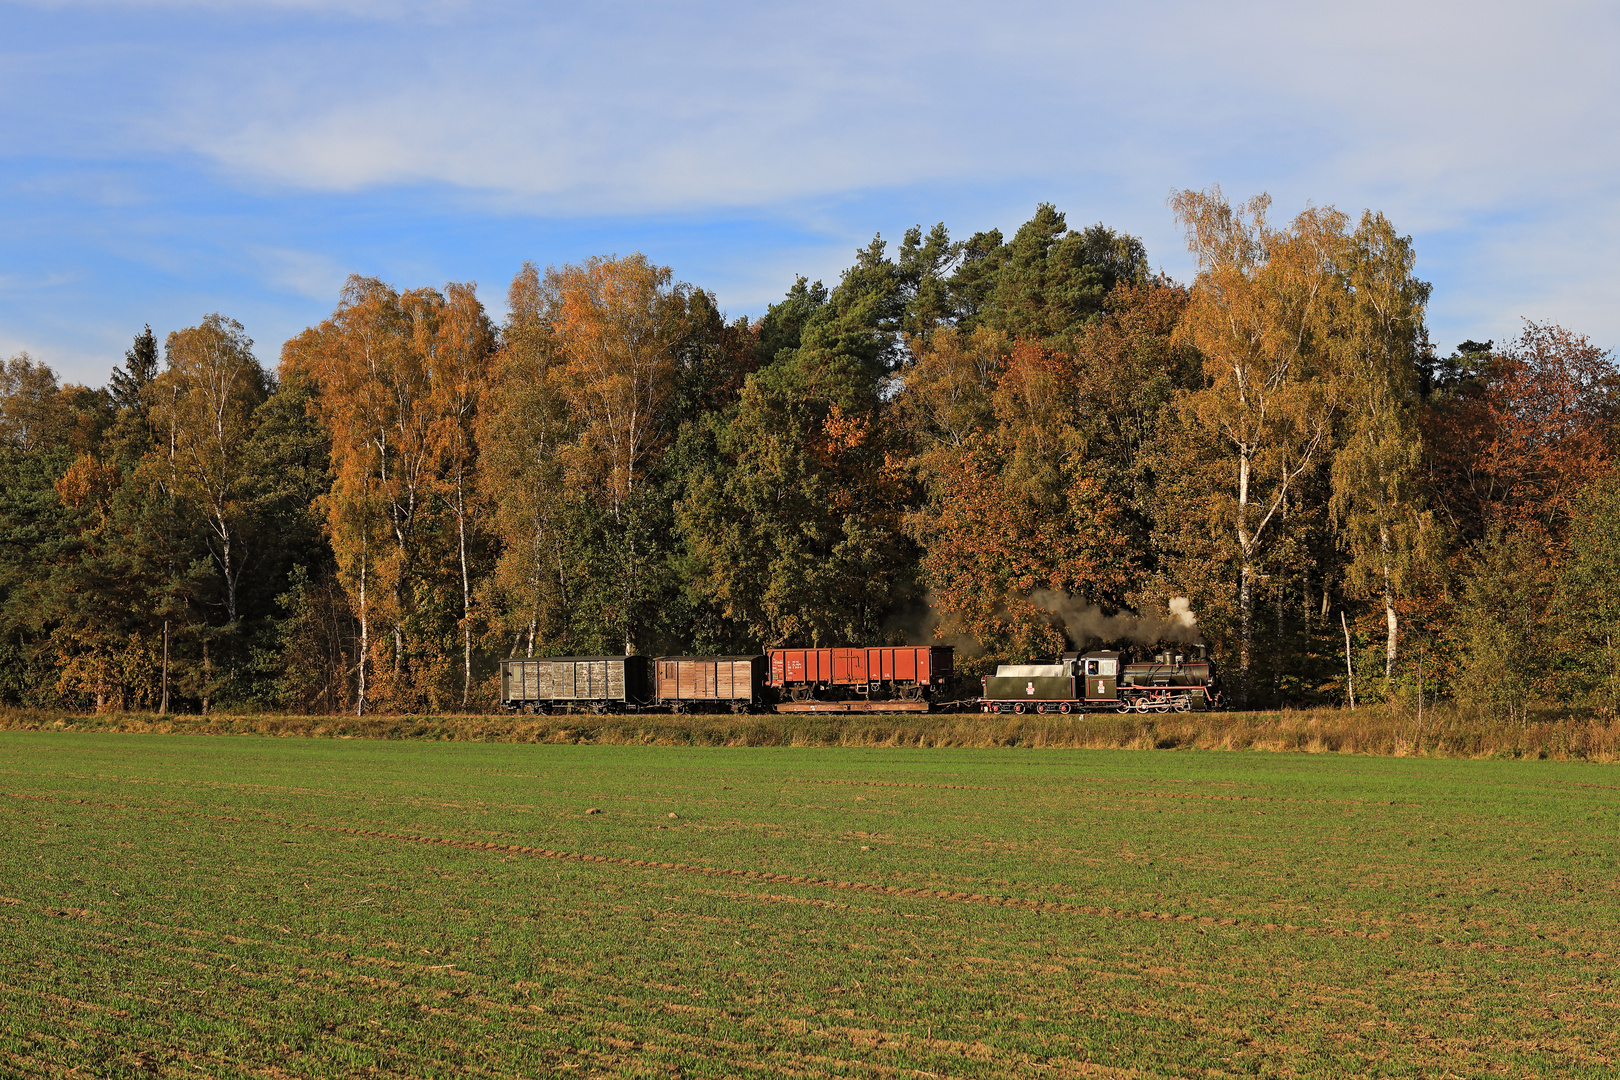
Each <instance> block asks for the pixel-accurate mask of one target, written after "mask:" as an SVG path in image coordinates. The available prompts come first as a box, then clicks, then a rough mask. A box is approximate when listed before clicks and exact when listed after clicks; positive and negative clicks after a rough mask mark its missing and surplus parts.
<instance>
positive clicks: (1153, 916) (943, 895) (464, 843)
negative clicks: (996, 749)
mask: <svg viewBox="0 0 1620 1080" xmlns="http://www.w3.org/2000/svg"><path fill="white" fill-rule="evenodd" d="M285 824H287V825H289V826H291V827H293V828H302V829H311V830H316V831H322V832H333V833H339V834H343V835H347V836H358V837H362V838H364V839H368V840H395V841H401V842H404V843H413V844H427V845H433V846H437V847H450V848H459V849H462V850H466V851H493V852H500V853H502V854H507V855H527V856H529V857H531V858H539V859H550V860H554V861H557V862H577V863H594V864H597V865H605V866H623V867H629V868H633V869H638V870H641V869H644V870H673V871H676V872H678V873H683V874H695V875H699V876H703V877H716V878H740V879H742V880H745V881H758V882H766V883H769V884H773V885H804V886H809V887H811V888H821V889H836V890H839V891H842V892H856V893H867V894H872V895H877V896H901V897H908V898H912V899H918V900H943V901H946V902H948V903H957V904H977V905H983V906H987V907H1006V908H1019V909H1023V910H1027V911H1043V912H1051V913H1054V914H1063V915H1088V916H1093V917H1098V918H1105V919H1136V920H1141V921H1144V922H1174V923H1190V924H1196V925H1200V926H1224V927H1231V928H1236V929H1240V930H1263V931H1267V932H1276V931H1282V932H1284V933H1292V934H1320V935H1322V936H1324V937H1356V938H1365V939H1367V940H1371V941H1382V940H1385V939H1387V938H1389V937H1390V936H1391V934H1390V931H1387V930H1385V931H1366V930H1342V929H1338V928H1327V927H1309V926H1296V925H1295V924H1293V923H1253V922H1243V921H1241V920H1238V919H1218V918H1215V917H1214V916H1211V915H1172V914H1170V913H1169V912H1162V911H1126V910H1123V909H1120V908H1111V907H1100V906H1096V905H1091V904H1069V903H1064V902H1062V901H1058V900H1034V899H1029V898H1027V897H1021V896H999V895H996V894H994V893H970V892H960V891H954V890H949V889H921V888H913V887H910V886H902V885H879V884H876V883H874V882H865V881H840V880H837V879H834V878H824V877H809V876H805V875H800V874H777V873H771V872H769V871H765V870H740V869H737V868H735V867H723V866H704V865H700V864H694V863H681V862H675V863H672V862H660V861H657V860H654V859H631V858H626V857H623V856H618V855H593V854H591V853H589V852H582V851H565V850H560V849H556V848H539V847H530V846H528V845H525V844H500V843H494V842H492V841H480V840H455V839H451V838H448V837H441V836H418V835H413V834H410V833H393V832H383V831H380V830H376V829H357V828H352V827H350V826H344V825H317V824H313V823H307V822H306V823H298V822H286V823H285Z"/></svg>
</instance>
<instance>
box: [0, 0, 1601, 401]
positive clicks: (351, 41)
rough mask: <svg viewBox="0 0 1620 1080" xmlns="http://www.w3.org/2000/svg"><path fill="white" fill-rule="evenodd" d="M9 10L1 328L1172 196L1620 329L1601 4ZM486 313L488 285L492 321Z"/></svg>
mask: <svg viewBox="0 0 1620 1080" xmlns="http://www.w3.org/2000/svg"><path fill="white" fill-rule="evenodd" d="M1455 15H1456V12H1455V9H1454V8H1453V7H1451V6H1449V5H1442V4H1439V3H1415V4H1414V3H1402V4H1399V5H1397V4H1394V3H1384V2H1375V3H1369V4H1359V5H1355V6H1353V7H1348V8H1343V9H1339V10H1330V11H1307V10H1303V9H1300V8H1297V7H1296V6H1294V5H1287V4H1281V3H1257V2H1250V3H1243V4H1240V5H1237V6H1235V7H1234V6H1232V5H1223V6H1221V7H1219V8H1218V9H1217V8H1208V7H1205V6H1202V5H1192V4H1186V3H1173V2H1172V3H1165V4H1158V5H1151V6H1148V7H1138V8H1131V9H1128V10H1127V9H1121V8H1119V7H1118V6H1117V5H1073V4H1062V5H1060V4H1053V3H1014V4H1000V5H994V6H992V7H986V6H984V5H974V4H966V3H943V4H941V3H931V4H927V5H923V4H905V3H886V2H879V3H875V4H874V3H862V4H860V5H859V6H856V5H854V4H848V3H833V4H830V5H823V6H822V7H821V8H819V9H818V10H817V13H816V16H815V17H814V18H807V17H806V15H805V12H804V9H803V8H802V7H798V6H793V7H790V6H787V5H780V4H777V5H753V4H749V5H744V4H727V3H712V2H711V3H676V4H658V5H635V4H623V3H620V4H608V5H593V6H591V7H589V8H579V7H573V6H566V5H546V6H537V7H530V6H526V5H517V4H510V3H494V4H481V5H476V6H474V5H464V4H460V3H451V2H448V0H445V2H436V0H420V2H416V3H406V4H376V3H370V2H366V0H348V2H344V3H332V4H325V3H323V4H315V3H305V2H301V0H265V2H261V3H242V4H223V3H213V2H209V0H191V2H187V0H166V2H142V0H127V2H111V0H108V2H94V0H89V2H64V3H42V2H41V3H15V2H0V42H3V43H4V44H3V46H0V48H3V50H4V62H3V63H0V88H3V90H0V155H3V162H4V168H3V169H0V193H3V198H0V354H4V355H10V354H11V353H14V352H16V351H18V350H22V349H27V350H28V351H30V352H31V353H33V354H34V355H35V356H37V357H38V358H39V359H42V360H44V361H46V362H48V363H50V364H51V365H52V366H53V367H55V368H56V369H57V370H59V371H60V372H62V373H63V375H64V376H65V377H66V378H68V379H71V380H79V381H86V382H92V383H96V384H99V383H100V382H102V381H103V380H105V378H106V373H107V370H108V369H109V367H110V366H111V365H112V364H113V363H116V361H117V359H118V357H119V356H120V355H121V354H122V350H123V348H124V347H126V346H127V343H128V341H129V337H130V335H131V333H133V332H135V331H137V330H139V328H140V326H141V325H142V324H144V323H147V322H150V323H151V324H152V325H153V326H154V327H155V328H157V329H158V330H159V332H160V333H161V332H166V331H167V330H169V329H172V328H176V327H181V326H189V325H194V324H195V323H196V322H197V320H198V319H199V318H201V316H202V315H203V314H204V313H207V312H211V311H221V312H225V313H227V314H229V315H230V316H232V317H234V318H237V319H239V320H241V321H242V322H243V324H244V325H245V326H246V327H247V329H248V332H249V333H250V334H251V335H252V336H253V337H254V338H255V339H256V340H258V341H259V342H261V343H263V345H264V346H265V351H266V352H273V351H274V349H275V348H276V347H278V346H279V344H280V342H282V341H283V340H285V339H287V338H288V337H290V336H292V335H293V334H295V333H297V332H298V331H299V330H300V329H302V328H303V327H305V326H308V325H312V324H313V323H316V322H318V321H319V320H320V319H321V318H322V317H323V316H324V314H325V313H326V312H328V311H330V310H331V305H332V303H333V300H334V298H335V297H336V295H337V293H338V291H339V289H340V288H341V286H342V282H343V280H344V278H345V276H346V275H347V274H348V273H350V272H357V273H361V274H366V275H375V276H377V277H380V278H382V279H384V280H388V281H397V282H399V283H400V284H401V285H402V286H407V287H408V286H411V285H415V284H422V283H439V282H443V281H477V282H481V283H483V284H484V285H485V291H486V293H488V294H489V295H487V296H486V300H487V301H490V302H492V307H496V306H497V305H498V299H499V290H500V288H501V287H502V286H503V285H504V283H505V282H506V281H509V280H510V278H511V275H512V274H513V273H514V271H515V270H516V269H517V268H518V267H519V266H520V265H521V264H522V262H523V261H524V260H525V259H534V260H536V261H538V262H539V263H540V264H541V265H545V264H548V263H555V264H559V265H560V264H563V263H566V262H579V261H581V260H582V259H584V258H586V257H588V256H591V255H596V254H608V253H618V254H628V253H630V252H632V251H641V252H644V253H646V254H647V256H648V257H649V259H651V260H652V262H653V263H654V264H656V265H667V266H671V267H673V268H674V271H675V274H676V276H677V277H679V278H681V279H684V280H687V281H691V282H694V283H696V284H698V285H700V286H702V287H704V288H710V289H713V290H715V292H716V294H717V296H718V299H719V302H720V304H721V306H722V307H723V308H725V309H726V310H728V311H730V312H731V313H732V314H734V315H735V314H752V315H758V314H762V313H763V311H764V308H765V305H766V304H767V303H768V302H770V301H771V300H773V299H775V298H778V297H780V296H781V295H782V293H783V291H784V290H785V289H786V287H787V286H788V285H790V284H791V283H792V281H793V277H794V275H795V274H797V273H803V274H806V275H808V276H809V277H810V278H812V279H814V278H817V277H820V278H822V279H823V280H827V281H833V280H836V279H837V276H838V273H839V271H840V270H841V269H842V268H843V267H845V266H847V265H849V262H850V258H851V255H852V252H853V250H854V249H855V248H856V247H857V246H858V245H860V244H862V243H864V242H865V241H866V240H868V239H869V238H870V237H871V236H872V235H873V234H874V233H876V232H880V231H881V232H882V233H883V234H884V235H885V236H889V237H895V238H897V237H898V235H899V234H900V232H901V231H903V230H904V229H905V228H906V227H908V226H910V225H912V224H916V223H921V224H923V225H924V227H927V226H928V225H931V224H932V223H933V222H936V221H941V220H943V221H945V222H947V223H948V224H949V226H950V227H951V230H952V232H953V234H955V235H960V236H967V235H971V234H972V233H973V232H975V231H977V230H981V229H987V228H991V227H1000V228H1003V229H1008V228H1011V227H1015V226H1016V224H1017V223H1018V222H1020V221H1023V220H1025V219H1026V218H1027V217H1028V216H1029V213H1030V212H1031V210H1032V208H1033V207H1034V206H1035V204H1036V203H1037V202H1039V201H1043V200H1047V201H1052V202H1054V203H1056V204H1057V205H1058V206H1060V207H1061V208H1063V209H1064V210H1066V211H1067V212H1068V214H1069V216H1070V218H1071V220H1072V221H1073V222H1074V224H1076V225H1077V226H1078V225H1083V224H1086V223H1089V222H1092V221H1098V220H1101V221H1103V222H1106V223H1107V224H1108V225H1109V226H1110V227H1112V228H1115V229H1118V230H1121V231H1123V232H1127V233H1129V234H1131V235H1135V236H1141V237H1142V238H1143V239H1144V241H1145V243H1146V246H1147V250H1148V254H1149V258H1150V259H1151V261H1152V262H1153V264H1154V265H1155V266H1162V267H1163V268H1164V269H1165V270H1167V271H1168V272H1169V273H1171V274H1172V275H1173V276H1175V277H1177V278H1179V279H1181V280H1189V279H1190V278H1191V275H1192V263H1191V259H1190V257H1189V256H1188V255H1187V253H1186V248H1185V245H1184V244H1183V243H1182V238H1181V236H1180V234H1179V232H1178V230H1177V227H1176V223H1175V219H1174V216H1173V215H1172V214H1171V212H1170V210H1169V208H1168V207H1167V206H1166V198H1167V195H1168V194H1169V192H1170V191H1172V190H1179V189H1182V188H1193V189H1201V188H1204V187H1206V186H1207V185H1208V184H1210V183H1213V182H1219V183H1221V184H1222V185H1223V186H1224V188H1225V190H1226V191H1228V192H1230V193H1231V194H1232V195H1233V196H1234V197H1242V196H1244V195H1246V194H1248V193H1252V192H1257V191H1261V190H1266V191H1269V192H1271V193H1272V195H1273V196H1275V197H1276V199H1277V204H1278V205H1279V206H1284V207H1299V206H1304V205H1307V204H1310V203H1314V204H1316V205H1328V204H1331V205H1334V206H1337V207H1339V208H1340V209H1343V210H1346V211H1347V212H1350V213H1352V214H1354V213H1357V212H1359V211H1360V210H1361V209H1362V208H1363V207H1371V208H1374V209H1377V210H1380V211H1382V212H1384V213H1385V214H1387V215H1388V217H1389V218H1390V220H1391V221H1392V222H1394V224H1395V225H1396V226H1397V227H1398V228H1399V229H1400V230H1401V231H1402V232H1403V233H1411V234H1412V235H1413V236H1414V239H1415V247H1416V251H1417V253H1418V256H1419V262H1418V265H1417V273H1418V274H1419V276H1420V277H1422V278H1423V279H1424V280H1428V281H1432V282H1433V283H1434V284H1435V293H1434V299H1433V302H1432V304H1431V306H1430V310H1429V325H1430V328H1431V330H1432V331H1433V333H1434V336H1435V339H1436V341H1437V343H1438V344H1440V345H1441V346H1442V348H1443V349H1449V348H1450V347H1451V346H1452V345H1453V344H1455V343H1456V342H1458V341H1461V340H1464V339H1465V338H1473V339H1477V340H1485V339H1488V338H1495V339H1498V340H1500V339H1504V338H1507V337H1509V336H1511V335H1512V334H1513V333H1514V332H1515V331H1516V328H1517V326H1518V325H1519V324H1518V320H1519V318H1520V317H1521V316H1522V317H1529V318H1532V319H1536V320H1542V321H1547V322H1555V323H1559V324H1562V325H1565V326H1573V327H1579V328H1580V329H1582V330H1584V331H1585V332H1587V333H1590V334H1591V335H1593V337H1594V338H1595V339H1596V340H1598V341H1600V342H1612V341H1614V340H1616V338H1617V337H1620V315H1616V314H1615V313H1614V311H1613V309H1612V306H1611V304H1610V303H1609V298H1610V297H1612V296H1613V295H1614V292H1615V286H1616V284H1617V279H1620V270H1617V269H1616V266H1615V263H1614V260H1613V257H1612V254H1611V253H1612V252H1613V251H1614V250H1615V249H1616V243H1615V241H1616V239H1617V237H1616V236H1615V232H1616V229H1617V225H1616V222H1620V214H1616V213H1615V210H1616V208H1617V207H1616V201H1617V199H1620V193H1617V190H1616V187H1615V184H1614V182H1613V179H1612V178H1613V177H1614V176H1615V175H1616V168H1615V165H1616V161H1615V157H1616V155H1617V154H1620V150H1617V149H1616V146H1617V144H1616V142H1615V140H1613V139H1612V138H1610V137H1608V135H1609V134H1610V133H1612V132H1613V130H1614V129H1615V119H1616V109H1617V107H1620V106H1617V105H1616V102H1617V101H1620V95H1617V94H1616V93H1615V89H1616V88H1615V85H1614V84H1615V81H1616V79H1617V76H1616V74H1615V70H1614V67H1613V65H1612V64H1611V63H1609V62H1608V61H1609V58H1610V57H1612V56H1613V55H1614V53H1615V51H1616V45H1617V43H1620V42H1617V39H1620V27H1617V20H1620V16H1617V14H1616V12H1615V10H1614V9H1613V7H1612V6H1610V5H1602V4H1598V3H1553V4H1541V5H1536V6H1534V7H1533V8H1532V7H1527V6H1524V5H1506V4H1485V5H1476V6H1474V7H1473V8H1471V9H1470V12H1469V17H1468V18H1467V19H1466V20H1458V19H1457V18H1456V17H1455ZM497 314H498V311H497Z"/></svg>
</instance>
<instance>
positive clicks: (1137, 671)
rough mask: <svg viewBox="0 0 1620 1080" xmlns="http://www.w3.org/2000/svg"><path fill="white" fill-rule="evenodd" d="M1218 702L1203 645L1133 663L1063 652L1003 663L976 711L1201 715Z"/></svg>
mask: <svg viewBox="0 0 1620 1080" xmlns="http://www.w3.org/2000/svg"><path fill="white" fill-rule="evenodd" d="M1220 703H1221V693H1220V688H1219V681H1218V679H1217V677H1216V674H1215V669H1214V667H1213V665H1211V664H1210V661H1209V658H1208V655H1207V654H1206V651H1205V648H1204V646H1202V645H1182V646H1168V647H1160V648H1158V649H1157V650H1155V651H1154V652H1152V653H1151V654H1150V655H1149V656H1148V657H1147V658H1146V659H1144V660H1141V661H1136V662H1132V661H1131V660H1130V658H1129V657H1128V656H1126V655H1125V654H1123V653H1117V652H1089V653H1064V654H1063V655H1062V656H1061V657H1059V658H1058V659H1057V660H1054V661H1052V662H1050V663H1035V664H1002V665H1001V666H1000V667H998V668H996V673H995V674H994V675H987V676H985V678H984V693H983V696H982V697H980V698H979V709H980V711H981V712H995V713H1006V712H1010V713H1023V712H1036V713H1071V712H1125V711H1127V710H1135V711H1136V712H1144V713H1145V712H1187V711H1188V710H1193V711H1197V712H1202V711H1203V710H1205V709H1210V708H1218V707H1219V706H1220Z"/></svg>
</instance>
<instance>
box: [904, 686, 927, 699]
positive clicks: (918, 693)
mask: <svg viewBox="0 0 1620 1080" xmlns="http://www.w3.org/2000/svg"><path fill="white" fill-rule="evenodd" d="M900 696H901V698H903V699H905V700H906V701H921V700H922V696H923V688H922V687H921V686H920V685H918V684H917V683H912V684H911V685H910V686H902V687H901V688H900Z"/></svg>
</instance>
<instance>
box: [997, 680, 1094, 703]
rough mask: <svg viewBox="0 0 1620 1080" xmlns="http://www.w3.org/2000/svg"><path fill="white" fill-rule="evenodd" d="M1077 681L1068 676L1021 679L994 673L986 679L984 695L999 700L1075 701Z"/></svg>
mask: <svg viewBox="0 0 1620 1080" xmlns="http://www.w3.org/2000/svg"><path fill="white" fill-rule="evenodd" d="M1075 681H1076V680H1074V679H1068V678H1035V679H1020V678H1014V677H1011V676H1009V677H1007V678H1005V679H1002V678H997V677H996V676H994V675H992V676H990V678H989V679H987V680H985V684H984V685H985V690H984V696H985V697H988V698H995V699H996V700H998V701H1019V700H1021V701H1073V700H1075V697H1074V692H1075ZM1032 691H1033V692H1032Z"/></svg>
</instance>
